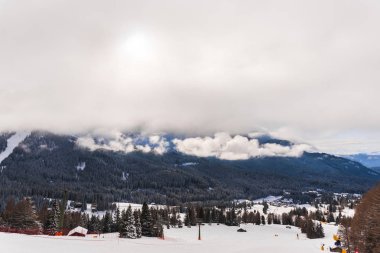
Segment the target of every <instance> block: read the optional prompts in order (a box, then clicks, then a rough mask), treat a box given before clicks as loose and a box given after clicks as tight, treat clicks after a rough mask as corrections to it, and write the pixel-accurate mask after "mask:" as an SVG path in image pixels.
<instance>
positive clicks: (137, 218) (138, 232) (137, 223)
mask: <svg viewBox="0 0 380 253" xmlns="http://www.w3.org/2000/svg"><path fill="white" fill-rule="evenodd" d="M133 215H134V217H135V227H136V238H141V235H142V234H141V221H140V212H138V211H134V212H133Z"/></svg>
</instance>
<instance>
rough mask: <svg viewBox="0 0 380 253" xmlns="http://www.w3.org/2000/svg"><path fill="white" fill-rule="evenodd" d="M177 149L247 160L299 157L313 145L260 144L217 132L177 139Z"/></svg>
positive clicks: (203, 154) (206, 155) (256, 141)
mask: <svg viewBox="0 0 380 253" xmlns="http://www.w3.org/2000/svg"><path fill="white" fill-rule="evenodd" d="M173 143H174V144H175V145H176V149H177V150H178V151H180V152H182V153H185V154H187V155H195V156H200V157H211V156H212V157H217V158H220V159H225V160H245V159H249V158H253V157H266V156H283V157H286V156H288V157H299V156H301V155H302V154H303V152H305V151H310V150H311V146H309V145H306V144H292V145H291V146H283V145H279V144H275V143H266V144H262V145H260V143H259V141H258V140H257V139H249V138H248V137H245V136H241V135H235V136H231V135H229V134H227V133H217V134H215V135H214V137H203V138H202V137H196V138H186V139H183V140H181V139H175V140H173Z"/></svg>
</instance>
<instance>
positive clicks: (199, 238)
mask: <svg viewBox="0 0 380 253" xmlns="http://www.w3.org/2000/svg"><path fill="white" fill-rule="evenodd" d="M201 225H202V219H199V218H198V241H200V240H202V237H201Z"/></svg>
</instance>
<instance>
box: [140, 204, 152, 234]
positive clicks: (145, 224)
mask: <svg viewBox="0 0 380 253" xmlns="http://www.w3.org/2000/svg"><path fill="white" fill-rule="evenodd" d="M141 234H142V235H143V236H148V237H152V236H153V219H152V214H151V212H150V210H149V207H148V205H147V203H144V204H143V206H142V210H141Z"/></svg>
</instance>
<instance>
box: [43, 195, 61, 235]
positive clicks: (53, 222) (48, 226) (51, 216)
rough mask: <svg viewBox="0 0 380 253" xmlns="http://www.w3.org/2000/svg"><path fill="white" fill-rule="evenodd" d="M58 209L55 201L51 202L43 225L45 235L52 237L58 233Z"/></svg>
mask: <svg viewBox="0 0 380 253" xmlns="http://www.w3.org/2000/svg"><path fill="white" fill-rule="evenodd" d="M59 220H60V209H59V205H58V203H57V201H56V200H53V202H52V207H51V210H49V212H48V217H47V220H46V223H45V225H44V228H45V233H47V234H49V235H54V234H55V233H56V232H57V231H59V229H60V228H59Z"/></svg>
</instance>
